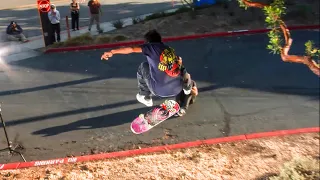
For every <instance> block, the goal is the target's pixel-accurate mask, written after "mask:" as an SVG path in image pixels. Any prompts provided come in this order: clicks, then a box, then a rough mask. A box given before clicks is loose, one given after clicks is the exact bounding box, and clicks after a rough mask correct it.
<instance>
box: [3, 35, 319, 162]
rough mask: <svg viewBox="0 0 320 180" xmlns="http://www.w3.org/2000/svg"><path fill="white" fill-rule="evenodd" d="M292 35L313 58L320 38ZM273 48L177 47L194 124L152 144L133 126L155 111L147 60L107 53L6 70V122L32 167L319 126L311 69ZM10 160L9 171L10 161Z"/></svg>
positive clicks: (64, 56) (250, 42) (163, 128)
mask: <svg viewBox="0 0 320 180" xmlns="http://www.w3.org/2000/svg"><path fill="white" fill-rule="evenodd" d="M292 35H293V39H294V45H293V48H292V51H291V52H292V53H303V52H304V42H305V41H306V40H308V39H312V40H314V41H315V42H316V43H318V44H319V41H318V40H319V32H316V31H295V32H292ZM267 42H268V39H267V36H266V35H265V34H262V35H251V36H241V37H227V38H226V37H224V38H206V39H197V40H188V41H177V42H172V43H170V45H171V46H173V47H174V48H176V50H177V52H178V53H179V54H180V55H181V56H182V57H183V59H184V62H185V64H186V67H187V68H188V71H189V72H190V73H191V74H192V76H193V78H194V79H195V80H196V81H197V83H198V85H199V89H200V95H199V97H198V99H197V102H196V104H194V105H193V106H191V107H190V110H189V111H188V114H187V115H186V116H185V117H182V118H173V119H170V120H167V121H165V122H163V123H162V124H160V125H158V126H157V127H156V128H154V129H152V130H150V131H149V132H147V133H145V134H142V135H134V134H133V133H132V132H131V131H130V126H129V125H130V122H131V121H132V120H133V119H134V118H135V117H136V116H138V115H139V113H142V112H146V111H147V110H148V108H145V107H144V106H143V105H142V104H139V103H138V102H137V101H136V99H135V94H136V93H137V82H136V79H135V78H136V69H137V67H138V65H139V63H141V62H142V61H144V60H145V58H144V57H143V56H142V55H140V54H133V55H127V56H125V55H118V56H114V57H113V58H112V59H110V61H108V62H105V61H104V62H102V61H100V56H101V54H102V52H103V51H102V50H97V51H82V52H69V53H57V54H48V55H43V56H39V57H34V58H30V59H26V60H21V61H16V62H11V63H10V64H7V65H6V66H4V65H2V66H1V68H2V71H1V74H0V78H1V81H0V83H1V84H0V100H1V101H2V102H3V107H2V113H3V117H4V119H5V120H6V124H7V126H8V131H9V134H10V138H11V139H12V140H15V143H21V146H23V147H24V148H25V149H24V155H25V156H26V158H27V160H28V161H30V160H39V159H48V158H58V157H65V156H70V155H80V154H90V153H92V152H93V153H95V152H99V151H100V152H110V151H115V150H122V149H130V148H137V147H138V146H141V147H145V146H154V145H159V144H171V143H177V142H184V141H192V140H197V139H207V138H215V137H223V136H231V135H239V134H244V133H254V132H262V131H272V130H282V129H292V128H304V127H314V126H319V78H317V77H316V76H315V75H314V74H312V73H311V72H310V71H309V70H308V69H307V68H306V67H305V66H303V65H300V64H291V63H283V62H282V61H281V60H280V58H279V56H278V55H272V54H270V53H269V52H268V51H267V50H266V48H265V46H266V43H267ZM5 67H7V68H5ZM160 102H161V101H160V100H157V101H156V103H160ZM0 137H1V144H0V148H2V147H5V144H4V142H5V141H4V136H2V135H1V136H0ZM0 155H1V161H0V163H4V162H6V161H5V156H6V153H1V154H0ZM11 161H20V159H19V158H18V157H14V158H13V159H11Z"/></svg>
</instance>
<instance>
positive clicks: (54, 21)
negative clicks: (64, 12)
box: [48, 4, 61, 42]
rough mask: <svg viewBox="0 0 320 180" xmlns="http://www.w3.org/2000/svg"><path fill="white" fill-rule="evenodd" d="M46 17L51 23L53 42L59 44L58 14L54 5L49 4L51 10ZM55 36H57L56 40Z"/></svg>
mask: <svg viewBox="0 0 320 180" xmlns="http://www.w3.org/2000/svg"><path fill="white" fill-rule="evenodd" d="M48 17H49V20H50V22H51V28H52V38H53V42H56V41H58V42H60V40H61V39H60V12H59V11H58V10H57V9H56V6H55V5H54V4H51V10H50V11H49V13H48ZM55 34H57V39H56V36H55Z"/></svg>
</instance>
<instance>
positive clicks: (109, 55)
mask: <svg viewBox="0 0 320 180" xmlns="http://www.w3.org/2000/svg"><path fill="white" fill-rule="evenodd" d="M112 56H113V54H112V52H111V51H109V52H105V53H103V55H102V56H101V60H108V59H109V58H111V57H112Z"/></svg>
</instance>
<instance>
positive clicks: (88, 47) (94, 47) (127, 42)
mask: <svg viewBox="0 0 320 180" xmlns="http://www.w3.org/2000/svg"><path fill="white" fill-rule="evenodd" d="M288 29H289V30H312V29H320V25H308V26H291V27H288ZM268 31H270V29H256V30H237V31H228V32H218V33H207V34H196V35H188V36H176V37H167V38H163V41H164V42H169V41H180V40H191V39H198V38H206V37H223V36H235V35H246V34H248V35H249V34H258V33H266V32H268ZM143 42H144V41H143V40H137V41H125V42H119V43H110V44H99V45H89V46H74V47H65V48H51V49H47V50H46V51H45V53H53V52H68V51H81V50H93V49H103V48H114V47H119V46H131V45H138V44H142V43H143Z"/></svg>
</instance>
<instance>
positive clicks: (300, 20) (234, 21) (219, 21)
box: [107, 0, 320, 40]
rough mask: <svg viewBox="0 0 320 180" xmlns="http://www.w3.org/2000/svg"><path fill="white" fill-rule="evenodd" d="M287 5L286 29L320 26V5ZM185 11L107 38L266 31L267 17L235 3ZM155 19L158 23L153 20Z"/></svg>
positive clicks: (297, 1) (292, 1)
mask: <svg viewBox="0 0 320 180" xmlns="http://www.w3.org/2000/svg"><path fill="white" fill-rule="evenodd" d="M260 1H263V0H260ZM265 1H267V0H265ZM286 3H287V15H285V16H284V20H285V22H286V24H287V25H291V26H292V25H312V24H319V17H320V13H319V6H320V4H319V3H320V1H318V0H306V1H301V0H287V1H286ZM185 11H186V10H185V9H182V10H181V12H182V13H178V14H174V15H170V16H166V17H163V16H164V15H161V13H158V14H154V15H152V16H151V17H150V18H149V19H152V20H148V21H142V22H139V23H138V22H136V24H134V25H132V26H127V27H124V28H122V29H117V30H113V31H111V32H107V34H113V33H115V34H126V35H128V36H129V38H130V40H134V39H142V38H143V35H144V33H146V31H148V30H149V29H157V30H158V31H159V32H160V33H161V34H162V35H163V37H168V36H182V35H190V34H202V33H211V32H225V31H231V30H240V29H263V28H265V27H266V26H265V16H264V14H263V12H262V10H261V9H256V8H249V9H248V10H244V9H242V8H240V7H239V5H238V4H237V2H236V1H231V2H230V3H221V4H217V5H214V6H213V7H209V8H205V9H199V10H197V11H196V13H190V12H185ZM155 17H156V19H153V18H155Z"/></svg>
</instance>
